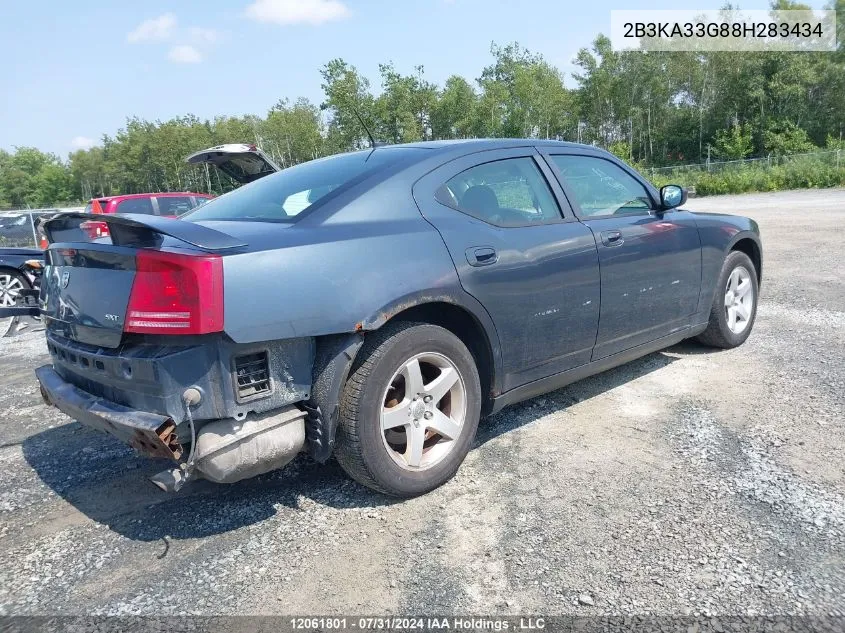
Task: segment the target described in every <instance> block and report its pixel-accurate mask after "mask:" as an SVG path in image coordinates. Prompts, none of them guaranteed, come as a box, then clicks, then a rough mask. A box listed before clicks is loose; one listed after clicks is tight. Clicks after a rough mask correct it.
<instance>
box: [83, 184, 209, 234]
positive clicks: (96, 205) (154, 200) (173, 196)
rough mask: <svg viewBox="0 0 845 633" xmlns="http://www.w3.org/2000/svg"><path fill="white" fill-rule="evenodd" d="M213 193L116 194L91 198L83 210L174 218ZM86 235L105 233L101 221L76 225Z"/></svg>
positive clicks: (194, 206) (107, 230) (104, 227)
mask: <svg viewBox="0 0 845 633" xmlns="http://www.w3.org/2000/svg"><path fill="white" fill-rule="evenodd" d="M213 197H214V196H212V195H209V194H207V193H192V192H180V193H130V194H125V195H120V196H103V197H101V198H93V199H92V200H91V201H90V202H89V203H88V204H87V205H86V206H85V212H86V213H104V214H111V213H143V214H145V215H160V216H164V217H168V218H178V217H179V216H180V215H184V214H186V213H187V212H188V211H191V210H193V209H195V208H196V207H198V206H199V205H201V204H202V203H203V202H205V201H206V200H211V199H212V198H213ZM79 228H81V229H82V230H84V231H85V232H86V233H87V234H88V237H89V238H91V239H95V238H98V237H105V236H106V235H108V234H109V229H108V226H107V225H106V223H105V222H95V221H91V222H83V223H82V224H81V225H80V227H79Z"/></svg>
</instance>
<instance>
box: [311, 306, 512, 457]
mask: <svg viewBox="0 0 845 633" xmlns="http://www.w3.org/2000/svg"><path fill="white" fill-rule="evenodd" d="M470 305H471V304H470ZM470 305H467V304H465V303H459V302H458V301H457V300H456V299H455V298H454V297H450V296H448V295H437V296H430V295H425V294H420V295H416V296H411V297H405V298H403V299H402V300H399V301H396V302H394V303H393V304H391V305H390V306H387V307H386V308H384V309H382V310H380V311H379V312H378V313H377V315H376V316H375V317H374V318H372V319H368V320H364V321H359V322H358V323H357V324H356V326H355V331H354V332H348V333H345V334H332V335H327V336H318V337H316V340H315V342H316V355H315V360H314V368H313V374H312V386H311V397H310V398H309V399H308V401H307V402H304V403H302V406H303V408H304V409H305V410H306V412H307V416H306V426H305V431H306V438H307V442H308V450H309V453H310V454H311V456H312V457H313V458H314V459H316V460H317V461H321V462H324V461H326V460H327V459H328V458H329V456H330V455H331V453H332V451H333V450H334V445H335V434H336V432H337V427H338V421H339V403H340V397H341V393H342V390H343V386H344V385H345V384H346V380H347V378H348V377H349V372H350V370H351V369H352V366H353V364H354V362H355V359H356V357H357V356H358V352H359V351H360V349H361V347H362V346H363V343H364V339H365V338H366V336H367V333H368V332H373V331H376V330H378V329H380V328H381V327H384V325H386V324H387V323H393V322H395V321H420V322H425V323H430V324H432V325H438V326H440V327H442V328H444V329H446V330H448V331H450V332H452V334H454V335H455V336H457V337H458V338H459V339H461V341H463V342H464V344H465V345H466V346H467V347H468V348H469V350H470V353H471V354H472V355H473V358H474V359H475V360H476V366H477V367H478V373H479V378H480V379H481V389H482V391H481V392H482V394H483V402H482V409H481V411H482V415H486V414H488V413H489V412H490V411H491V409H492V406H493V399H494V398H495V397H496V396H497V395H498V393H499V392H498V381H499V380H500V377H501V350H500V348H499V339H498V334H497V333H496V330H495V328H494V326H493V322H492V320H491V319H490V316H489V315H488V314H487V312H486V311H485V310H484V309H483V308H482V307H481V305H480V304H479V305H478V308H475V307H474V306H473V307H470Z"/></svg>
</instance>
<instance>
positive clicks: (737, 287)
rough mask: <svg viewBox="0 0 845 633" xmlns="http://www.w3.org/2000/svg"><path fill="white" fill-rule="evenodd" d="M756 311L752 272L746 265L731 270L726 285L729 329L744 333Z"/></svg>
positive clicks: (735, 332)
mask: <svg viewBox="0 0 845 633" xmlns="http://www.w3.org/2000/svg"><path fill="white" fill-rule="evenodd" d="M753 313H754V283H753V282H752V281H751V273H750V272H748V270H747V269H746V268H745V267H744V266H737V267H736V268H734V269H733V271H731V274H730V276H729V277H728V283H727V285H726V286H725V317H726V319H727V323H728V329H730V331H731V332H733V333H734V334H742V333H743V332H744V331H745V328H747V327H748V324H749V323H750V322H751V315H752V314H753Z"/></svg>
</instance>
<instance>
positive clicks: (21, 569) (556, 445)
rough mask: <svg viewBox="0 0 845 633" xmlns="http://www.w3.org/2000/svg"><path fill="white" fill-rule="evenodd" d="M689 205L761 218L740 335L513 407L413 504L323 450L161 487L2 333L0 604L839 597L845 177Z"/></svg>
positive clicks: (793, 610) (68, 610)
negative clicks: (760, 255)
mask: <svg viewBox="0 0 845 633" xmlns="http://www.w3.org/2000/svg"><path fill="white" fill-rule="evenodd" d="M689 207H690V208H693V209H700V210H708V211H710V210H713V211H724V212H738V213H743V214H747V215H750V216H751V217H753V218H755V219H756V220H757V221H758V222H759V223H760V227H761V230H762V232H763V240H764V247H765V255H764V257H765V260H764V283H763V288H762V297H761V305H760V310H759V314H758V318H757V323H756V327H755V331H754V333H753V334H752V336H751V338H750V339H749V341H748V343H747V344H746V345H745V346H743V347H741V348H739V349H736V350H733V351H729V352H715V351H711V350H706V349H704V348H701V347H699V346H697V345H695V344H693V343H684V344H682V345H679V346H676V347H674V348H671V349H669V350H666V351H665V352H662V353H657V354H652V355H650V356H648V357H646V358H644V359H641V360H639V361H636V362H633V363H631V364H629V365H626V366H624V367H621V368H618V369H616V370H613V371H611V372H608V373H605V374H603V375H600V376H597V377H595V378H592V379H588V380H585V381H583V382H581V383H578V384H576V385H573V386H571V387H568V388H566V389H563V390H561V391H557V392H555V393H552V394H549V395H547V396H545V397H541V398H537V399H535V400H532V401H529V402H526V403H524V404H522V405H519V406H515V407H512V408H510V409H507V410H505V411H504V412H502V413H500V414H499V415H496V416H495V417H493V418H491V419H489V420H487V421H486V422H485V423H483V424H482V427H481V429H480V431H479V438H478V441H477V446H476V448H475V450H473V451H472V452H471V453H470V455H469V457H468V458H467V461H466V463H465V465H464V466H463V468H462V469H461V470H460V472H459V473H458V476H457V477H456V478H455V479H454V480H453V481H452V482H450V483H449V484H448V485H446V486H444V487H443V488H441V489H439V490H437V491H435V492H433V493H432V494H429V495H428V496H426V497H423V498H419V499H414V500H411V501H404V502H394V501H392V500H388V499H385V498H383V497H381V496H379V495H376V494H374V493H371V492H370V491H368V490H366V489H364V488H362V487H361V486H358V485H357V484H355V483H353V482H351V481H349V480H348V479H346V478H345V477H344V476H343V474H342V473H341V471H340V469H339V467H338V466H337V465H335V464H332V465H329V466H326V467H322V466H319V465H316V464H313V463H311V462H309V461H308V460H306V459H300V460H297V461H296V462H294V464H292V465H291V466H290V467H288V468H287V469H285V470H283V471H281V472H276V473H272V474H270V475H267V476H264V477H261V478H259V479H257V480H252V481H248V482H243V483H241V484H237V485H233V486H229V487H223V486H216V485H213V484H210V483H207V482H198V483H195V484H192V485H191V486H189V487H188V488H186V489H184V490H183V491H181V492H180V493H179V494H176V495H170V496H168V495H166V494H164V493H162V492H160V491H158V490H157V489H156V488H154V487H153V486H152V485H151V484H150V483H149V482H148V481H147V480H146V478H147V476H149V475H152V474H153V473H155V472H157V471H158V470H160V469H161V468H162V464H157V463H154V462H151V461H148V460H146V459H143V458H140V457H137V456H136V455H135V454H134V453H133V451H132V450H131V449H127V448H124V447H123V446H122V445H121V444H119V443H117V442H116V441H113V440H111V439H110V438H108V437H106V436H103V435H100V434H98V433H96V432H94V431H89V430H87V429H85V428H83V427H81V426H80V425H79V424H78V423H76V422H71V421H70V420H68V419H67V418H66V417H64V416H63V415H62V414H60V413H58V412H57V411H56V410H55V409H49V408H47V407H46V406H44V405H42V404H41V399H40V397H39V395H38V390H37V388H36V382H35V378H34V376H33V374H32V370H33V368H35V367H36V366H38V365H39V364H43V363H44V362H46V359H47V355H46V353H45V349H44V343H43V336H42V334H40V333H37V332H30V333H26V334H23V335H21V336H18V337H15V338H13V339H3V340H2V341H0V357H2V365H0V367H2V371H0V420H2V424H0V473H2V475H0V478H2V481H3V485H2V486H1V487H0V614H178V613H200V614H245V613H254V614H292V613H298V614H317V613H323V614H330V613H337V614H346V615H355V614H386V613H398V614H403V613H404V614H408V613H412V614H413V613H438V614H450V613H461V614H467V613H476V614H490V613H501V614H505V613H512V614H519V613H542V614H577V615H597V614H646V613H651V614H702V615H710V614H730V615H738V614H748V615H754V614H813V615H840V616H841V615H845V546H844V545H845V428H843V424H844V423H845V413H843V405H845V396H844V395H843V393H845V361H843V350H845V275H843V272H842V271H843V264H845V261H843V256H842V246H841V244H840V240H841V237H842V229H843V228H844V227H845V190H835V191H808V192H787V193H781V194H760V195H747V196H731V197H718V198H705V199H701V200H693V201H691V202H690V204H689Z"/></svg>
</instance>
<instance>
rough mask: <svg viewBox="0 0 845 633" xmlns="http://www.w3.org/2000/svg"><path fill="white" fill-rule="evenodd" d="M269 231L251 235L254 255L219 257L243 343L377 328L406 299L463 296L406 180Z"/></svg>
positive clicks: (235, 331) (229, 320) (232, 324)
mask: <svg viewBox="0 0 845 633" xmlns="http://www.w3.org/2000/svg"><path fill="white" fill-rule="evenodd" d="M306 220H307V221H306ZM209 226H212V223H209ZM221 230H225V226H221ZM256 230H257V231H258V230H261V227H259V226H257V227H256ZM265 230H266V235H264V236H261V235H257V234H256V235H254V236H250V238H249V240H248V241H249V244H250V251H251V252H248V253H243V254H237V255H234V254H233V255H228V256H226V257H224V260H223V261H224V279H225V282H224V284H225V289H224V293H225V315H224V319H225V328H226V333H227V334H228V335H229V336H230V337H232V339H233V340H235V341H236V342H239V343H247V342H254V341H262V340H272V339H282V338H293V337H303V336H321V335H326V334H338V333H343V332H354V331H356V330H358V331H360V330H364V329H372V328H375V327H378V325H380V323H382V322H383V321H384V320H385V319H384V316H385V315H384V314H383V313H384V312H385V311H390V310H398V308H399V307H400V306H401V305H402V303H403V301H406V302H408V303H410V304H414V303H419V302H422V301H423V300H424V298H425V297H440V298H442V297H452V296H455V295H457V294H458V293H461V292H463V291H462V290H461V288H460V284H459V282H458V278H457V273H456V272H455V267H454V265H453V264H452V260H451V258H450V257H449V253H448V252H447V251H446V247H445V245H444V244H443V240H442V239H441V238H440V235H439V234H438V233H437V232H436V231H435V230H434V228H433V227H432V226H431V225H430V224H428V223H427V222H426V221H425V220H424V219H423V218H422V216H421V215H420V213H419V211H418V210H417V209H416V206H415V205H414V202H413V199H412V198H411V195H410V187H409V186H407V185H406V184H405V183H404V182H402V181H401V180H400V181H399V182H398V183H393V182H392V181H390V180H388V181H386V182H384V183H382V184H381V185H378V186H376V187H374V188H373V189H371V190H370V191H369V192H368V193H367V194H365V195H363V196H361V197H359V198H357V199H355V200H353V201H352V202H350V203H349V204H347V205H345V206H343V208H342V209H340V211H339V212H337V213H334V214H331V215H330V216H329V217H327V218H317V219H313V218H306V219H303V220H301V221H300V222H298V223H296V224H294V225H293V226H290V227H285V228H282V227H279V226H278V225H277V226H273V225H270V226H267V225H265Z"/></svg>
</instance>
